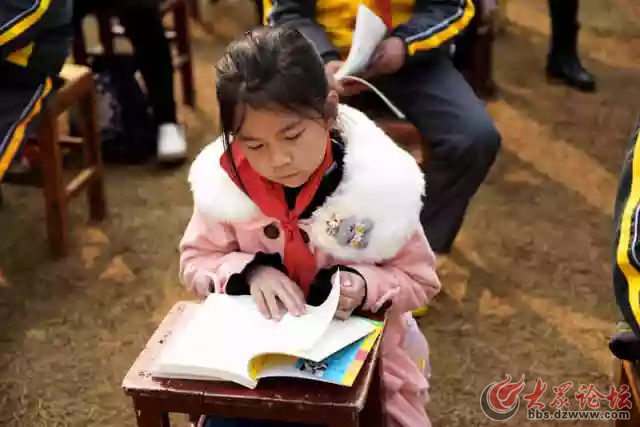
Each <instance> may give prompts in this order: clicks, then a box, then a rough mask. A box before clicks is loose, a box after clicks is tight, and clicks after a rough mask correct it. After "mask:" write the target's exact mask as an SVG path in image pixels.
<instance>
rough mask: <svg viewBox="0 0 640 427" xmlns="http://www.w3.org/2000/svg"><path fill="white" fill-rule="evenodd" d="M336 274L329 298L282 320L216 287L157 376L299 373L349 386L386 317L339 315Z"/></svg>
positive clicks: (243, 377)
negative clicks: (343, 317) (217, 291)
mask: <svg viewBox="0 0 640 427" xmlns="http://www.w3.org/2000/svg"><path fill="white" fill-rule="evenodd" d="M335 277H336V281H335V282H334V283H333V287H332V291H331V293H330V295H329V297H328V298H327V300H326V301H325V302H324V303H323V304H322V305H320V306H318V307H311V306H307V312H306V313H305V314H304V315H302V316H300V317H294V316H291V315H289V314H286V315H285V316H284V317H283V318H282V320H280V321H275V320H269V319H266V318H264V317H263V316H262V315H261V314H260V312H259V311H258V308H257V306H256V304H255V302H254V301H253V299H252V298H251V296H248V295H247V296H230V295H225V294H210V295H209V296H208V297H207V299H206V301H205V302H204V304H203V305H202V306H201V307H200V308H198V311H197V312H196V314H195V315H194V316H193V318H192V319H190V320H189V322H188V323H187V325H186V326H185V328H184V329H183V330H182V331H181V332H180V333H178V334H177V335H175V336H174V337H173V338H172V340H171V341H170V342H169V344H168V346H167V348H166V349H165V350H164V351H163V352H162V354H161V355H160V357H159V359H158V361H157V363H156V365H155V367H154V368H153V370H152V375H153V376H155V377H158V378H180V379H196V380H209V381H211V380H213V381H230V382H235V383H237V384H240V385H243V386H245V387H249V388H255V387H256V386H257V384H258V380H259V379H260V378H265V377H296V378H308V379H314V380H319V381H325V382H331V383H335V384H340V385H344V386H351V385H352V384H353V382H354V380H355V378H356V376H357V374H358V372H359V371H360V368H361V367H362V365H363V363H364V360H365V359H366V356H367V354H368V352H369V350H370V349H371V347H372V346H373V344H374V343H375V341H376V339H377V338H378V336H379V334H380V332H381V330H382V327H383V325H382V324H381V323H380V322H375V321H372V320H369V319H365V318H360V317H354V316H352V317H351V318H349V319H348V320H345V321H342V320H337V319H334V315H335V312H336V310H337V307H338V299H339V296H340V286H339V284H338V283H339V282H337V278H338V274H336V275H335Z"/></svg>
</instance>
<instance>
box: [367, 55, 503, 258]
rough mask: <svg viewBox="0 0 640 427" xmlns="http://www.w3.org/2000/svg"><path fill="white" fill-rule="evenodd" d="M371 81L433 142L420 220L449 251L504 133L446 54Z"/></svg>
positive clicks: (439, 248)
mask: <svg viewBox="0 0 640 427" xmlns="http://www.w3.org/2000/svg"><path fill="white" fill-rule="evenodd" d="M373 83H374V84H375V85H376V86H377V87H378V88H379V89H380V90H381V91H382V92H383V93H384V94H385V95H387V96H388V97H389V99H390V100H391V101H392V102H393V103H394V104H395V105H396V106H397V107H398V108H400V110H402V111H403V112H404V113H405V114H406V116H407V118H408V119H409V120H410V121H411V122H412V123H413V124H414V125H415V126H416V127H417V128H418V130H419V131H420V133H421V134H422V136H423V137H424V138H425V140H426V141H427V143H428V144H429V145H430V147H431V152H432V158H431V159H430V160H429V161H428V162H427V164H426V167H425V176H426V180H427V188H426V199H425V205H424V208H423V211H422V216H421V220H422V225H423V227H424V230H425V232H426V234H427V237H428V239H429V242H430V244H431V246H432V248H433V250H434V251H435V252H438V253H448V252H450V250H451V248H452V245H453V241H454V240H455V238H456V235H457V233H458V231H459V229H460V227H461V225H462V221H463V219H464V216H465V212H466V210H467V207H468V205H469V202H470V201H471V198H472V197H473V195H474V194H475V193H476V191H477V190H478V187H479V186H480V184H482V182H483V181H484V179H485V177H486V175H487V173H488V172H489V169H490V167H491V165H492V164H493V162H494V160H495V157H496V154H497V153H498V151H499V148H500V134H499V133H498V131H497V130H496V128H495V126H494V124H493V120H492V119H491V117H490V116H489V114H488V113H487V111H486V109H485V107H484V104H483V103H482V102H481V101H480V100H479V99H478V98H477V97H476V95H475V94H474V92H473V90H472V89H471V87H470V86H469V85H468V84H467V82H466V80H465V79H464V77H462V75H461V74H460V73H459V72H458V71H457V70H456V69H455V67H454V66H453V63H452V61H451V59H450V58H449V57H448V56H445V55H441V56H436V57H434V58H430V59H429V60H428V61H424V62H421V63H414V64H410V65H408V66H406V67H405V68H404V69H402V70H400V72H398V73H396V74H394V75H390V76H386V77H384V78H380V79H376V80H375V81H373Z"/></svg>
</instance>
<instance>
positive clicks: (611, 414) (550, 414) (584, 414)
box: [527, 409, 631, 421]
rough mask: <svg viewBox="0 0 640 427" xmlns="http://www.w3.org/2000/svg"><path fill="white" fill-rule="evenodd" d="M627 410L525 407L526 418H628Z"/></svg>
mask: <svg viewBox="0 0 640 427" xmlns="http://www.w3.org/2000/svg"><path fill="white" fill-rule="evenodd" d="M630 417H631V414H630V413H629V412H628V411H602V412H599V411H559V410H558V411H541V410H539V409H527V419H528V420H603V421H609V420H628V419H630Z"/></svg>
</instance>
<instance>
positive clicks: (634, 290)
mask: <svg viewBox="0 0 640 427" xmlns="http://www.w3.org/2000/svg"><path fill="white" fill-rule="evenodd" d="M638 145H640V132H638V135H637V137H636V141H635V145H634V149H633V161H632V166H631V191H630V192H629V198H628V199H627V203H626V204H625V206H624V211H623V213H622V223H621V224H620V239H619V242H618V247H617V248H616V254H617V257H616V262H617V264H618V268H619V269H620V271H622V274H623V275H624V277H625V279H626V280H627V285H628V298H629V301H628V302H629V307H630V308H631V312H632V313H633V316H634V317H635V318H636V319H640V298H639V295H640V271H638V269H637V268H636V267H635V266H634V265H633V264H632V263H631V260H630V256H631V252H632V250H633V248H634V246H635V244H636V243H637V242H636V239H638V237H639V236H638V235H637V233H633V239H634V241H633V242H632V241H631V238H632V233H631V230H632V227H634V228H636V227H637V226H638V224H635V223H634V221H633V217H634V215H635V214H636V211H637V210H638V208H639V207H640V206H639V205H640V153H638V152H636V149H637V148H638ZM636 221H637V218H636Z"/></svg>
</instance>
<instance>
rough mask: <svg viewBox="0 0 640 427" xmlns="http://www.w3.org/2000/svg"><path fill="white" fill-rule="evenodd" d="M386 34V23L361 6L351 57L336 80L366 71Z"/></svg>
mask: <svg viewBox="0 0 640 427" xmlns="http://www.w3.org/2000/svg"><path fill="white" fill-rule="evenodd" d="M386 34H387V26H386V25H385V24H384V21H383V20H382V19H381V18H380V17H379V16H378V15H376V14H375V13H373V12H372V11H371V9H369V8H368V7H366V6H364V5H362V4H361V5H360V6H359V7H358V15H357V16H356V26H355V29H354V30H353V37H352V39H351V50H350V51H349V56H347V60H346V61H344V64H342V67H340V69H339V70H338V72H337V73H336V75H335V78H336V79H337V80H341V79H342V78H343V77H344V76H349V75H357V74H359V73H362V72H363V71H365V69H366V68H367V66H368V65H369V61H370V60H371V56H372V55H373V53H374V52H375V50H376V48H377V47H378V45H379V44H380V42H381V41H382V39H384V37H385V35H386Z"/></svg>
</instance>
